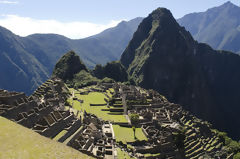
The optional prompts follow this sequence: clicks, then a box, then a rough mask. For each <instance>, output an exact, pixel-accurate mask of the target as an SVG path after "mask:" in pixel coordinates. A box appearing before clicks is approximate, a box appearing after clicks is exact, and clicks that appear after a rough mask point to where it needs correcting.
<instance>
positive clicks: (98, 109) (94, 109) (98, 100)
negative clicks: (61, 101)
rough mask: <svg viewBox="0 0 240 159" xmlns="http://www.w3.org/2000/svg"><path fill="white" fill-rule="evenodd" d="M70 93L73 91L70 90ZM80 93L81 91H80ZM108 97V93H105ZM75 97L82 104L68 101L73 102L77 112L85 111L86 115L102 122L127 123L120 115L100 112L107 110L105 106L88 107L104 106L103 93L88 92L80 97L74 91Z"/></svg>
mask: <svg viewBox="0 0 240 159" xmlns="http://www.w3.org/2000/svg"><path fill="white" fill-rule="evenodd" d="M70 90H71V91H72V90H73V89H70ZM80 91H81V90H80ZM107 93H108V94H109V96H110V97H111V95H110V92H109V91H108V92H107ZM75 97H77V98H78V99H81V100H84V102H83V103H80V102H79V101H77V100H72V99H68V101H69V102H70V103H72V102H73V108H74V109H75V110H79V111H84V110H85V111H86V112H88V113H92V114H95V115H96V116H98V117H99V118H102V119H103V120H109V121H114V122H127V120H126V118H125V116H124V115H122V114H117V113H110V112H109V111H102V109H108V107H107V106H90V104H104V103H106V102H105V101H104V98H107V97H106V96H105V95H104V93H100V92H90V93H89V94H88V95H81V94H79V93H78V91H76V90H75Z"/></svg>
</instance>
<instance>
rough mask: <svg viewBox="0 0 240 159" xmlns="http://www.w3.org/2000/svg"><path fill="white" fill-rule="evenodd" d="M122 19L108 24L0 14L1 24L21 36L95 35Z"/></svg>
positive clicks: (72, 36) (81, 36) (75, 37)
mask: <svg viewBox="0 0 240 159" xmlns="http://www.w3.org/2000/svg"><path fill="white" fill-rule="evenodd" d="M119 22H120V21H110V22H109V23H108V24H95V23H89V22H81V21H73V22H60V21H56V20H38V19H32V18H29V17H20V16H18V15H2V16H0V26H3V27H5V28H7V29H9V30H11V31H12V32H13V33H15V34H17V35H20V36H27V35H30V34H34V33H55V34H60V35H64V36H66V37H69V38H72V39H79V38H84V37H88V36H91V35H95V34H97V33H100V32H101V31H103V30H105V29H107V28H110V27H114V26H116V25H117V24H118V23H119Z"/></svg>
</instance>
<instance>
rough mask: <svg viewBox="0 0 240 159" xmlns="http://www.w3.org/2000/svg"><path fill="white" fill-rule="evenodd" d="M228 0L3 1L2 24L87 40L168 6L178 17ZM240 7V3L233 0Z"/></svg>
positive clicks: (19, 31)
mask: <svg viewBox="0 0 240 159" xmlns="http://www.w3.org/2000/svg"><path fill="white" fill-rule="evenodd" d="M225 2H227V0H201V1H200V0H198V1H197V0H118V1H117V0H40V1H37V0H0V25H1V26H4V27H6V28H8V29H10V30H11V31H12V32H14V33H15V34H18V35H21V36H26V35H29V34H33V33H57V34H62V35H65V36H67V37H70V38H74V39H77V38H83V37H87V36H90V35H93V34H96V33H99V32H101V31H102V30H104V29H106V28H109V27H113V26H115V25H117V23H118V22H120V21H121V20H130V19H133V18H135V17H146V16H147V15H148V14H149V13H150V12H151V11H152V10H154V9H156V8H158V7H165V8H168V9H170V10H171V11H172V13H173V15H174V17H175V18H180V17H182V16H183V15H185V14H188V13H192V12H201V11H205V10H207V9H208V8H212V7H215V6H219V5H221V4H223V3H225ZM231 2H232V3H234V4H236V5H238V6H240V0H231Z"/></svg>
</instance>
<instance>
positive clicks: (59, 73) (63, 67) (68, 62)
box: [53, 51, 87, 81]
mask: <svg viewBox="0 0 240 159" xmlns="http://www.w3.org/2000/svg"><path fill="white" fill-rule="evenodd" d="M81 70H85V71H87V68H86V66H85V65H84V64H83V62H82V61H81V59H80V57H79V56H78V55H77V54H76V53H75V52H74V51H69V52H68V53H66V54H65V55H63V56H62V57H61V58H60V60H59V61H58V62H57V64H56V65H55V68H54V71H53V77H58V78H61V79H63V80H64V81H66V80H71V79H72V78H73V76H74V74H76V73H78V72H80V71H81Z"/></svg>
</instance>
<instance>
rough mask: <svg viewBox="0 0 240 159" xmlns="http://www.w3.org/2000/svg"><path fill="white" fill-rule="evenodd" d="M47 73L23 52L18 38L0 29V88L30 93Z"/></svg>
mask: <svg viewBox="0 0 240 159" xmlns="http://www.w3.org/2000/svg"><path fill="white" fill-rule="evenodd" d="M49 73H50V72H48V69H47V68H46V67H45V66H44V65H43V64H42V63H40V62H39V61H38V59H37V58H35V57H34V56H33V55H31V54H30V53H29V52H27V51H26V50H25V47H24V45H23V44H22V42H21V38H20V37H19V36H16V35H14V34H13V33H11V32H10V31H8V30H7V29H5V28H2V27H0V75H1V77H0V88H4V89H8V90H16V91H24V92H26V93H30V92H31V91H32V90H34V89H35V88H36V87H37V86H38V85H39V84H41V83H42V82H43V81H44V80H45V79H47V78H48V75H49Z"/></svg>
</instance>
